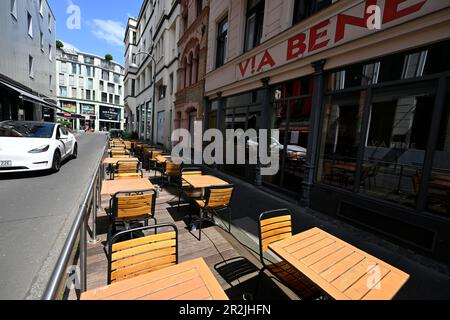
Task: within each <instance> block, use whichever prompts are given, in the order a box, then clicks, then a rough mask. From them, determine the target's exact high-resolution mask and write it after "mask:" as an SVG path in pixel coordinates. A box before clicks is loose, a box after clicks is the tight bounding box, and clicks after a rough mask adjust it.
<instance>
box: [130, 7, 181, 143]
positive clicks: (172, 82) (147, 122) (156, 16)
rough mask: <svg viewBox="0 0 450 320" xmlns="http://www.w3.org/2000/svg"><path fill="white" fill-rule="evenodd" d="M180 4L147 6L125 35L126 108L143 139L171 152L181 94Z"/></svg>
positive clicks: (132, 126) (131, 22) (131, 19)
mask: <svg viewBox="0 0 450 320" xmlns="http://www.w3.org/2000/svg"><path fill="white" fill-rule="evenodd" d="M179 16H180V4H179V1H173V0H165V1H163V0H161V1H150V0H146V1H144V2H143V4H142V7H141V10H140V13H139V16H138V17H137V18H136V19H133V18H130V19H129V20H128V26H127V30H126V34H125V40H124V41H125V60H126V63H125V108H126V112H127V116H128V118H129V119H131V122H130V129H132V130H134V131H136V132H138V134H139V136H140V138H141V139H145V140H147V141H149V142H151V143H153V144H159V145H161V146H164V147H165V148H167V149H170V148H171V146H172V145H171V141H170V140H171V139H170V138H171V132H172V130H173V119H174V110H175V93H176V90H177V83H176V73H177V70H178V49H177V42H178V35H179V30H178V29H179Z"/></svg>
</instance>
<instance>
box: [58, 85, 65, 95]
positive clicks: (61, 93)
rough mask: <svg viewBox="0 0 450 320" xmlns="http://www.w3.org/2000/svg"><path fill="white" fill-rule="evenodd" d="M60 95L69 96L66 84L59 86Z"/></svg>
mask: <svg viewBox="0 0 450 320" xmlns="http://www.w3.org/2000/svg"><path fill="white" fill-rule="evenodd" d="M59 95H60V96H61V97H67V87H65V86H60V87H59Z"/></svg>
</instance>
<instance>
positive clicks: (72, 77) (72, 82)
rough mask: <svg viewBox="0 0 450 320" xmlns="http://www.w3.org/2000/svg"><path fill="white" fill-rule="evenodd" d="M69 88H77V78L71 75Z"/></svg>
mask: <svg viewBox="0 0 450 320" xmlns="http://www.w3.org/2000/svg"><path fill="white" fill-rule="evenodd" d="M69 86H75V77H74V76H73V75H69Z"/></svg>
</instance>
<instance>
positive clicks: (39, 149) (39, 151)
mask: <svg viewBox="0 0 450 320" xmlns="http://www.w3.org/2000/svg"><path fill="white" fill-rule="evenodd" d="M48 149H50V145H46V146H41V147H39V148H36V149H33V150H30V151H28V153H43V152H47V151H48Z"/></svg>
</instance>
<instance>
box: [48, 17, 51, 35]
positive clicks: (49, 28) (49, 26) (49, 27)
mask: <svg viewBox="0 0 450 320" xmlns="http://www.w3.org/2000/svg"><path fill="white" fill-rule="evenodd" d="M48 31H50V32H52V15H51V14H50V13H49V14H48Z"/></svg>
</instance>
